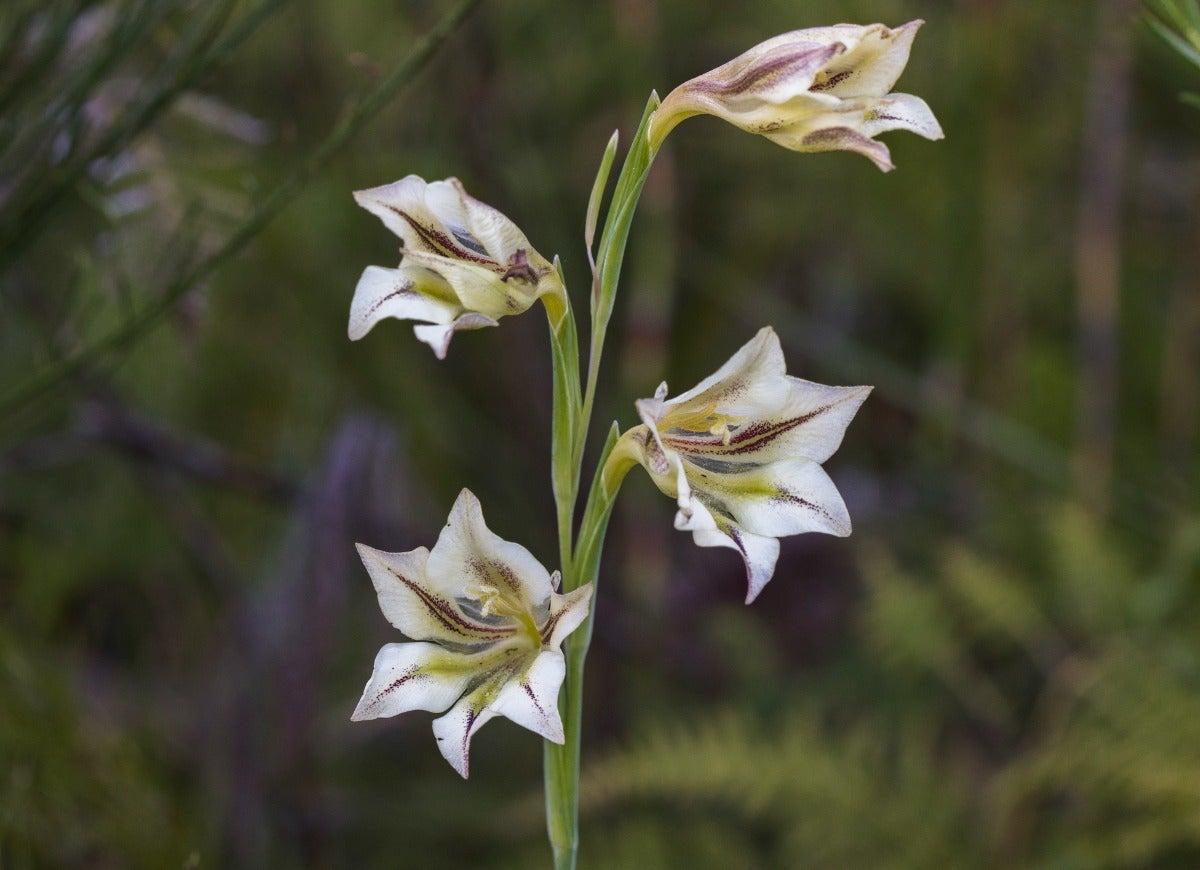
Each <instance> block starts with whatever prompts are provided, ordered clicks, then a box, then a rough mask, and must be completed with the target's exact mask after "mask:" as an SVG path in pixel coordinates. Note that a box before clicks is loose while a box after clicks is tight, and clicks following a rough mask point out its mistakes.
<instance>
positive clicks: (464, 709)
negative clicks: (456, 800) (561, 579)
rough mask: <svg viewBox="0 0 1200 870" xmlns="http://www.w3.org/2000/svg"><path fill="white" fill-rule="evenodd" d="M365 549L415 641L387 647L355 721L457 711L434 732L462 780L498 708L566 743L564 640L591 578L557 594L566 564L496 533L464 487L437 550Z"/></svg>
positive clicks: (392, 610) (390, 606)
mask: <svg viewBox="0 0 1200 870" xmlns="http://www.w3.org/2000/svg"><path fill="white" fill-rule="evenodd" d="M358 552H359V554H360V555H361V556H362V560H363V564H364V565H366V568H367V572H368V573H369V574H370V575H371V580H372V582H374V584H375V591H376V592H377V593H378V594H379V606H380V608H381V609H382V610H383V614H384V616H386V617H387V619H388V621H389V622H390V623H391V624H392V625H394V626H395V627H396V628H398V629H399V630H400V631H401V632H403V633H404V634H406V635H407V636H408V637H410V638H412V639H413V640H414V641H417V642H416V643H390V644H388V645H387V646H385V647H383V649H381V650H380V651H379V655H378V656H376V658H375V670H374V672H373V673H372V674H371V679H370V680H369V681H368V682H367V685H366V688H365V689H364V690H363V695H362V700H360V701H359V702H358V707H357V708H355V710H354V715H353V716H352V717H351V718H352V719H354V720H355V721H358V720H362V719H375V718H378V717H381V716H395V715H396V714H397V713H405V712H407V711H409V710H429V711H431V712H434V713H441V712H442V711H444V710H447V709H449V710H450V712H449V713H447V714H446V715H445V716H442V717H441V718H440V719H437V720H435V721H434V723H433V734H434V736H435V737H436V738H437V743H438V749H440V750H441V752H442V755H443V756H445V758H446V760H447V761H449V762H450V764H451V766H453V768H454V769H455V770H457V771H458V772H459V773H460V774H461V775H462V776H463V777H464V778H465V777H466V776H467V770H468V750H469V748H470V742H471V737H472V735H474V734H475V732H476V731H478V730H479V729H480V728H481V727H482V726H483V724H484V723H485V722H487V721H488V720H489V719H491V718H492V717H493V716H507V717H508V718H509V719H511V720H512V721H514V722H516V723H517V724H518V725H521V726H523V727H525V728H528V729H529V730H531V731H535V732H537V733H538V734H540V735H542V736H543V737H545V738H546V739H547V740H552V741H554V742H555V743H562V742H563V739H564V738H563V726H562V720H561V718H560V717H559V712H558V692H559V688H560V687H561V686H562V682H563V677H564V675H565V673H566V664H565V661H564V658H563V654H562V651H561V649H560V647H561V645H562V642H563V640H564V639H565V638H566V637H567V635H569V634H570V633H571V632H572V631H574V630H575V629H576V628H578V627H579V625H580V624H581V623H582V622H583V620H584V619H585V618H586V616H587V613H588V603H589V601H590V600H591V597H592V586H591V584H590V583H589V584H587V585H585V586H581V587H580V588H579V589H576V590H575V591H574V592H571V593H568V594H566V595H560V594H558V592H556V591H555V589H556V588H557V585H558V572H555V573H554V575H553V576H551V575H550V574H548V573H546V569H545V568H543V567H542V566H541V564H540V563H539V562H538V561H537V559H535V558H534V557H533V555H532V554H531V553H530V552H529V551H528V550H526V549H525V548H524V547H522V546H521V545H519V544H514V543H511V542H509V541H505V540H503V539H502V538H500V537H498V536H497V535H495V534H494V533H493V532H491V531H490V530H489V529H488V527H487V526H486V525H485V524H484V521H483V512H482V510H481V509H480V506H479V501H478V499H476V498H475V496H474V495H472V494H471V493H470V491H468V490H465V489H464V490H463V491H462V493H461V494H460V495H459V497H458V500H457V501H455V503H454V507H453V508H452V509H451V511H450V518H449V519H448V520H447V521H446V527H445V528H444V529H443V530H442V533H441V535H440V536H439V537H438V540H437V543H436V544H434V547H433V549H432V550H427V549H425V548H424V547H418V548H417V549H415V550H411V551H409V552H407V553H385V552H382V551H380V550H374V549H372V548H370V547H366V546H363V545H362V544H359V545H358Z"/></svg>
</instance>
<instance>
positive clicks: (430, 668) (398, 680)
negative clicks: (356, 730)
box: [350, 643, 475, 722]
mask: <svg viewBox="0 0 1200 870" xmlns="http://www.w3.org/2000/svg"><path fill="white" fill-rule="evenodd" d="M474 670H475V665H474V663H473V661H472V657H470V656H465V655H461V654H457V653H453V652H448V651H447V650H444V649H442V647H440V646H438V645H437V644H433V643H389V644H388V645H387V646H385V647H383V649H381V650H380V651H379V655H377V656H376V657H375V669H374V670H373V671H372V673H371V679H369V680H367V685H366V687H365V688H364V689H363V694H362V698H361V699H360V700H359V702H358V706H357V707H355V709H354V713H353V715H351V717H350V718H351V720H352V721H355V722H360V721H362V720H364V719H378V718H382V717H385V716H395V715H397V714H399V713H407V712H408V711H410V710H429V711H430V712H432V713H440V712H442V711H443V710H445V709H446V708H447V707H449V706H450V705H451V704H453V703H454V702H455V701H456V700H458V697H459V696H460V695H462V693H463V691H464V690H465V689H466V687H467V684H468V683H469V682H470V680H471V677H472V674H473V673H474Z"/></svg>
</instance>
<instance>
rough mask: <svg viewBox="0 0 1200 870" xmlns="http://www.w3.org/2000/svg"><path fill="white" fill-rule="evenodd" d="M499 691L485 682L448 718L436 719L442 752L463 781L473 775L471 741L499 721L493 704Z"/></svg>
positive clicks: (497, 685) (448, 714)
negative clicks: (494, 720) (489, 723)
mask: <svg viewBox="0 0 1200 870" xmlns="http://www.w3.org/2000/svg"><path fill="white" fill-rule="evenodd" d="M499 688H500V684H497V683H495V681H491V682H487V683H484V684H483V685H482V686H480V687H479V688H478V689H476V690H475V691H474V692H471V693H470V694H469V695H465V696H464V697H463V698H462V699H461V700H460V701H459V702H458V703H457V704H455V705H454V707H453V708H452V709H451V710H450V712H449V713H447V714H446V715H445V716H442V717H441V718H440V719H434V720H433V736H434V738H435V739H436V740H437V745H438V750H439V751H440V752H441V753H442V757H443V758H445V759H446V760H447V761H448V762H450V766H451V767H453V768H454V769H455V770H457V771H458V775H459V776H461V777H462V778H463V779H466V778H467V776H468V775H469V773H470V765H471V757H470V753H471V738H472V737H474V736H475V732H476V731H478V730H479V729H480V728H482V727H483V726H484V725H485V724H487V723H488V722H490V721H491V720H492V719H493V718H495V716H496V712H495V710H493V709H492V707H491V703H490V702H491V701H493V700H495V697H496V695H498V694H499Z"/></svg>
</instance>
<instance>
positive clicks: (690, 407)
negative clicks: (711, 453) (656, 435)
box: [658, 326, 788, 434]
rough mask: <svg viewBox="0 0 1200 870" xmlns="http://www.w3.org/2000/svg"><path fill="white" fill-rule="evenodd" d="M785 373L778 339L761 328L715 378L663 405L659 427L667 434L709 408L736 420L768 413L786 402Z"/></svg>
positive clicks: (711, 377)
mask: <svg viewBox="0 0 1200 870" xmlns="http://www.w3.org/2000/svg"><path fill="white" fill-rule="evenodd" d="M785 371H786V365H785V363H784V360H783V350H782V349H781V348H780V346H779V337H778V336H777V335H776V334H775V330H774V329H772V328H771V327H769V326H766V327H763V328H762V329H760V330H759V331H758V334H757V335H755V336H754V338H752V339H750V341H748V342H747V343H746V344H745V345H743V346H742V347H741V348H740V349H738V351H737V353H735V354H734V355H733V356H732V357H730V358H729V360H728V361H726V363H725V364H724V365H723V366H721V367H720V368H719V369H717V371H716V372H715V373H714V374H712V375H709V376H708V377H707V378H705V379H704V380H702V381H701V382H700V383H699V384H697V385H696V386H695V387H693V388H692V389H690V390H688V391H687V392H686V393H683V394H681V395H679V396H676V397H675V398H673V399H669V400H668V401H666V402H663V404H662V410H661V414H660V415H659V417H658V425H659V427H660V429H661V430H662V432H663V433H664V434H666V433H667V432H668V431H670V430H671V429H672V428H674V427H675V426H676V425H678V421H679V420H680V419H681V418H683V419H687V418H691V417H694V416H695V414H696V413H697V412H700V411H702V410H704V409H706V408H709V407H710V406H711V407H712V409H713V410H714V411H715V413H717V414H721V415H725V416H728V417H735V418H737V417H741V418H751V419H752V418H754V417H757V416H760V415H762V414H764V413H771V412H773V411H775V410H776V409H778V408H779V407H780V406H781V405H782V404H783V403H784V402H785V401H786V399H787V395H788V385H787V381H786V380H785V379H784V372H785Z"/></svg>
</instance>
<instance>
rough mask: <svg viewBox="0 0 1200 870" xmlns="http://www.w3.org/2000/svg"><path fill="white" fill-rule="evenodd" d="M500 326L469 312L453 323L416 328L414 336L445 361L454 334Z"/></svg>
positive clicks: (490, 319)
mask: <svg viewBox="0 0 1200 870" xmlns="http://www.w3.org/2000/svg"><path fill="white" fill-rule="evenodd" d="M499 325H500V324H498V323H497V322H496V321H494V320H492V318H490V317H487V316H486V315H483V314H476V313H475V312H474V311H468V312H467V313H466V314H463V315H460V316H459V317H456V318H455V319H454V321H453V322H451V323H447V324H435V325H432V326H414V327H413V334H414V335H416V337H417V340H418V341H421V342H424V343H425V344H427V345H429V346H430V347H431V348H433V354H434V356H436V357H437V358H438V359H445V358H446V353H447V351H449V350H450V339H452V338H454V333H456V332H462V331H463V330H468V329H483V328H484V327H488V326H499Z"/></svg>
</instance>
